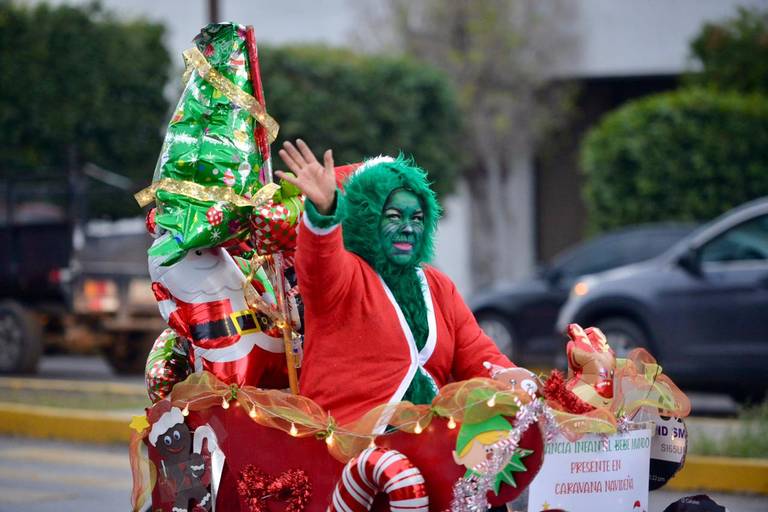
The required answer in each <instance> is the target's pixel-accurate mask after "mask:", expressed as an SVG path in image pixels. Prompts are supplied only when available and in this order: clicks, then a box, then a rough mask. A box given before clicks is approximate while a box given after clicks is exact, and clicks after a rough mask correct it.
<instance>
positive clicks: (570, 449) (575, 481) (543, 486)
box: [528, 428, 652, 512]
mask: <svg viewBox="0 0 768 512" xmlns="http://www.w3.org/2000/svg"><path fill="white" fill-rule="evenodd" d="M651 435H652V431H651V430H650V428H643V429H641V430H630V431H629V432H626V433H624V434H615V435H611V436H602V435H596V434H590V435H585V436H583V437H582V438H580V439H579V440H578V441H575V442H571V441H568V440H567V439H565V438H564V437H563V436H558V437H557V438H555V439H554V440H553V441H551V442H549V443H547V445H546V448H545V450H544V464H543V465H542V467H541V470H540V471H539V474H538V475H536V478H535V479H534V480H533V482H532V483H531V486H530V488H529V495H528V512H541V511H545V510H556V509H560V510H564V511H567V512H594V511H595V510H610V511H611V512H647V510H648V471H649V463H650V451H651Z"/></svg>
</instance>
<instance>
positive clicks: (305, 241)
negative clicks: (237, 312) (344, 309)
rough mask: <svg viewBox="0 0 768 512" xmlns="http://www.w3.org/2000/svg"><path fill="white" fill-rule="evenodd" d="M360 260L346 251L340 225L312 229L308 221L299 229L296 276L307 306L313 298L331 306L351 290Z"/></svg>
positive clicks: (303, 222)
mask: <svg viewBox="0 0 768 512" xmlns="http://www.w3.org/2000/svg"><path fill="white" fill-rule="evenodd" d="M357 265H358V262H357V259H356V258H355V257H354V256H353V255H352V254H351V253H350V252H349V251H347V250H346V249H345V248H344V239H343V237H342V234H341V225H340V224H337V225H335V226H333V227H332V228H329V229H318V228H314V227H311V226H310V225H309V224H308V223H307V221H306V217H304V218H303V219H302V222H301V226H300V227H299V239H298V244H297V247H296V275H297V277H298V281H299V291H300V292H301V295H302V298H303V299H304V301H305V302H307V301H312V300H313V298H318V299H321V300H322V301H326V302H328V303H329V304H332V303H334V302H336V301H338V300H339V299H340V298H341V297H342V296H343V295H344V293H345V292H346V291H347V290H349V288H350V284H351V282H352V279H353V278H354V273H355V269H356V268H357Z"/></svg>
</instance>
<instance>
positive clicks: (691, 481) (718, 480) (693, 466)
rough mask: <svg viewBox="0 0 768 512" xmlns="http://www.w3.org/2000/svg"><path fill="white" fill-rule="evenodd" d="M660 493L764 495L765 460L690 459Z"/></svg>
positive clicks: (766, 482)
mask: <svg viewBox="0 0 768 512" xmlns="http://www.w3.org/2000/svg"><path fill="white" fill-rule="evenodd" d="M664 489H668V490H673V491H691V490H701V489H705V490H707V491H722V492H748V493H756V494H768V460H766V459H747V458H735V457H704V456H701V455H690V456H688V457H686V459H685V466H683V469H681V470H680V472H679V473H678V474H677V475H675V477H674V478H673V479H672V480H670V481H669V483H668V484H667V485H666V486H665V487H664Z"/></svg>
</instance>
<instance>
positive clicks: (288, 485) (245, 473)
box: [237, 464, 312, 512]
mask: <svg viewBox="0 0 768 512" xmlns="http://www.w3.org/2000/svg"><path fill="white" fill-rule="evenodd" d="M237 493H238V494H239V495H240V497H241V498H242V499H243V500H245V503H246V505H247V506H248V510H249V511H250V512H268V511H269V505H268V501H269V500H274V501H282V502H284V503H286V504H287V505H286V507H285V512H302V511H303V510H304V508H305V507H306V506H307V503H309V499H310V498H311V497H312V484H311V483H310V481H309V478H308V477H307V474H306V473H304V471H302V470H301V469H289V470H288V471H285V472H284V473H282V474H281V475H279V476H277V477H272V476H271V475H268V474H267V473H265V472H264V471H262V470H261V469H259V468H257V467H256V466H254V465H253V464H248V465H247V466H245V467H244V468H243V470H242V471H241V472H240V477H239V478H238V479H237Z"/></svg>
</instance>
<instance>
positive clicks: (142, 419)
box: [128, 414, 149, 434]
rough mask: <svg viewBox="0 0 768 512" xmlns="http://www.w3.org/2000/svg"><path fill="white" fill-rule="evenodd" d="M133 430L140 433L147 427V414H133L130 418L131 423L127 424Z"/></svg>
mask: <svg viewBox="0 0 768 512" xmlns="http://www.w3.org/2000/svg"><path fill="white" fill-rule="evenodd" d="M128 426H129V427H131V428H132V429H133V430H135V431H136V432H138V433H139V434H141V433H142V432H144V431H145V430H146V429H148V428H149V422H148V421H147V416H146V415H144V414H142V415H141V416H134V417H133V418H132V419H131V423H130V424H129V425H128Z"/></svg>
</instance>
